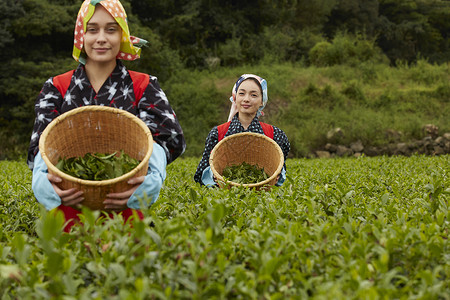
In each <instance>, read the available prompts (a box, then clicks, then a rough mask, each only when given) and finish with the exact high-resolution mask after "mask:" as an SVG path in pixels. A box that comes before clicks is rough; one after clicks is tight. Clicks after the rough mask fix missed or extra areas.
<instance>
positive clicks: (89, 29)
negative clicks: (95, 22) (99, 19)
mask: <svg viewBox="0 0 450 300" xmlns="http://www.w3.org/2000/svg"><path fill="white" fill-rule="evenodd" d="M96 31H97V28H96V27H88V28H86V32H96Z"/></svg>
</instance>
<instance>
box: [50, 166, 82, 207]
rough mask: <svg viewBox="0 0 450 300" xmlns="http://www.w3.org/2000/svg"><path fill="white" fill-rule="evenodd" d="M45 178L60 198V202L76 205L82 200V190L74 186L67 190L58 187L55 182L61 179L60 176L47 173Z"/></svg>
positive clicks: (65, 204)
mask: <svg viewBox="0 0 450 300" xmlns="http://www.w3.org/2000/svg"><path fill="white" fill-rule="evenodd" d="M47 178H48V180H49V181H50V183H51V184H52V186H53V189H54V190H55V192H56V194H57V195H58V196H59V197H60V198H61V204H62V205H64V206H78V205H79V204H80V203H81V201H83V200H84V197H83V192H82V191H79V190H78V189H76V188H71V189H68V190H62V189H60V188H59V187H58V186H57V184H58V183H60V182H61V181H62V179H61V177H59V176H56V175H53V174H47Z"/></svg>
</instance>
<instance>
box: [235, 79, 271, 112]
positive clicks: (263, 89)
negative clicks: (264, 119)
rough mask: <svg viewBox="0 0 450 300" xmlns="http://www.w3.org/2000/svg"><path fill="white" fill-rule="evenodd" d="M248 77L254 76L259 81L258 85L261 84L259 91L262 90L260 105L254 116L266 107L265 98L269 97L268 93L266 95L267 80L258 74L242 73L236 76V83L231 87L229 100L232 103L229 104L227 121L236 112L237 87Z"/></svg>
mask: <svg viewBox="0 0 450 300" xmlns="http://www.w3.org/2000/svg"><path fill="white" fill-rule="evenodd" d="M249 78H254V79H256V80H257V81H258V82H259V85H260V86H261V91H262V105H261V106H260V107H259V109H258V112H257V113H256V116H258V117H259V116H261V115H264V113H263V109H264V107H266V103H267V100H268V99H269V97H268V95H267V81H266V80H265V79H264V78H262V77H259V76H258V75H254V74H243V75H241V77H239V78H238V80H237V81H236V83H235V84H234V86H233V89H232V90H231V97H230V101H231V102H232V103H233V104H232V105H231V110H230V114H229V116H228V121H230V120H231V119H232V118H233V117H234V115H235V114H236V113H237V108H236V93H237V91H238V89H239V86H240V85H241V83H242V82H243V81H244V80H246V79H249Z"/></svg>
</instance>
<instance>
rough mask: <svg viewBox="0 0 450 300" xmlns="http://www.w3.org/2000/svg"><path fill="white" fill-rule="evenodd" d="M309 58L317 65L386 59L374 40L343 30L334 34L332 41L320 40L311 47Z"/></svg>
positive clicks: (351, 63) (355, 63)
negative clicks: (343, 31)
mask: <svg viewBox="0 0 450 300" xmlns="http://www.w3.org/2000/svg"><path fill="white" fill-rule="evenodd" d="M309 60H310V61H311V64H313V65H315V66H333V65H340V64H349V65H357V64H359V63H361V62H366V61H372V62H383V61H385V59H384V56H383V54H382V52H381V50H380V49H379V48H378V47H377V46H376V45H375V42H374V41H370V40H368V39H366V38H363V37H361V36H353V35H350V34H348V33H341V32H338V33H337V34H336V35H335V36H334V38H333V40H332V42H319V43H317V44H316V45H315V46H314V47H313V48H311V50H310V52H309Z"/></svg>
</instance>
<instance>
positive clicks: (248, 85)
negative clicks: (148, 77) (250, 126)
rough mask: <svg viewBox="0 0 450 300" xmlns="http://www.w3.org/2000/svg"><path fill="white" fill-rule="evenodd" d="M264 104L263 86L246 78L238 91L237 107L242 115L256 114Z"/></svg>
mask: <svg viewBox="0 0 450 300" xmlns="http://www.w3.org/2000/svg"><path fill="white" fill-rule="evenodd" d="M260 106H262V94H261V87H260V86H259V84H257V83H256V82H255V81H254V80H251V79H247V80H244V81H243V82H242V83H241V85H239V88H238V90H237V93H236V107H237V109H238V112H239V114H240V115H242V114H248V115H253V116H255V115H256V113H257V112H258V109H259V107H260Z"/></svg>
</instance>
